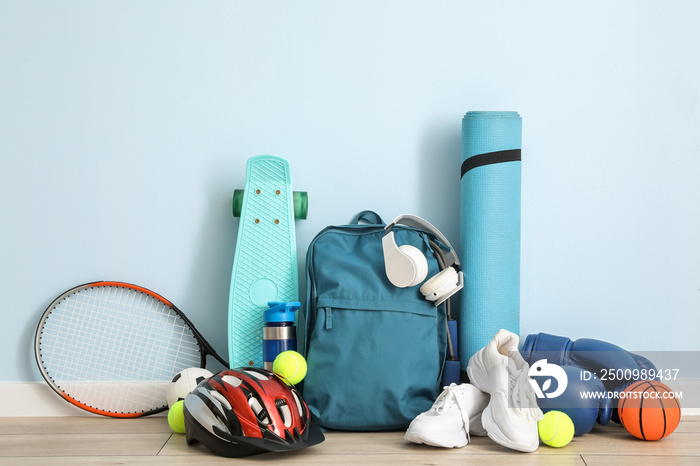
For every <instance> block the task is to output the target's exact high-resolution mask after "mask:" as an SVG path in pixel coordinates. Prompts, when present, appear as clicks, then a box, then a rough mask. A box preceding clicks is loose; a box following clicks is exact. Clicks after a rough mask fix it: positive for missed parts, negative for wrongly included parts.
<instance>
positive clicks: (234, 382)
mask: <svg viewBox="0 0 700 466" xmlns="http://www.w3.org/2000/svg"><path fill="white" fill-rule="evenodd" d="M221 380H223V382H224V383H226V384H228V385H231V386H232V387H238V386H239V385H240V384H242V383H243V381H242V380H241V379H239V378H238V377H234V376H233V375H224V376H223V377H221Z"/></svg>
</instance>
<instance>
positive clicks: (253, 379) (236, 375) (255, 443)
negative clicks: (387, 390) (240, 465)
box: [184, 368, 324, 458]
mask: <svg viewBox="0 0 700 466" xmlns="http://www.w3.org/2000/svg"><path fill="white" fill-rule="evenodd" d="M184 413H185V432H186V435H187V443H188V444H191V443H193V442H200V443H201V444H203V445H205V446H207V447H208V448H209V449H210V450H211V451H213V452H214V453H216V454H218V455H221V456H227V457H236V458H237V457H241V456H249V455H254V454H257V453H265V452H268V451H289V450H298V449H300V448H306V447H310V446H312V445H316V444H318V443H321V442H323V440H324V437H323V433H321V430H320V428H319V427H318V426H317V425H316V424H315V423H313V422H312V420H311V414H310V412H309V408H308V406H307V405H306V403H305V402H304V400H303V399H302V397H301V394H300V393H299V392H298V391H297V390H296V389H295V388H294V387H291V386H289V385H287V384H286V383H285V382H284V381H283V380H282V379H280V378H279V377H278V376H276V375H274V374H273V373H272V372H269V371H266V370H263V369H256V368H238V369H231V370H225V371H221V372H219V373H218V374H216V375H213V376H211V377H209V378H208V379H206V380H204V381H203V382H201V383H200V384H199V385H198V386H197V388H195V389H194V390H193V391H192V392H191V393H190V394H189V395H187V397H186V398H185V401H184Z"/></svg>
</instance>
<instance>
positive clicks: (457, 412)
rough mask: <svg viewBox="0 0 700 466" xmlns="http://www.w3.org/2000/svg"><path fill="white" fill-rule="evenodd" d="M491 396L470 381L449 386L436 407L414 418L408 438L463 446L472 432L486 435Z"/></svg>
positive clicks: (457, 446) (441, 445)
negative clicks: (486, 412)
mask: <svg viewBox="0 0 700 466" xmlns="http://www.w3.org/2000/svg"><path fill="white" fill-rule="evenodd" d="M488 402H489V396H488V395H487V394H486V393H484V392H482V391H481V390H479V389H477V388H476V387H475V386H474V385H470V384H467V383H464V384H461V385H457V384H454V383H453V384H451V385H450V386H449V387H445V388H444V390H443V392H442V393H441V394H440V396H438V398H437V400H435V403H433V406H432V408H430V409H429V410H428V411H426V412H424V413H421V414H419V415H418V416H416V418H415V419H414V420H413V421H411V425H409V426H408V430H407V431H406V435H404V438H405V439H406V440H408V441H409V442H414V443H424V444H426V445H430V446H432V447H444V448H462V447H463V446H465V445H466V444H467V443H469V432H470V431H471V433H473V434H474V435H486V430H484V428H483V427H482V426H481V413H482V411H483V410H484V408H485V407H486V405H487V404H488Z"/></svg>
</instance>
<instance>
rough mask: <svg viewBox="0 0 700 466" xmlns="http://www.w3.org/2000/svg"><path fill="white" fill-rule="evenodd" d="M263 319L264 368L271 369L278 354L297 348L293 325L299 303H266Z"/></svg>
mask: <svg viewBox="0 0 700 466" xmlns="http://www.w3.org/2000/svg"><path fill="white" fill-rule="evenodd" d="M267 305H268V306H270V307H269V308H268V309H266V310H265V312H264V316H263V319H264V321H265V326H264V327H263V362H264V364H265V369H267V370H269V371H271V370H272V363H273V362H274V361H275V358H276V357H277V355H278V354H280V353H282V352H284V351H296V350H297V334H296V329H295V327H294V312H295V311H296V310H297V309H299V308H300V307H301V303H298V302H291V303H276V302H270V303H267Z"/></svg>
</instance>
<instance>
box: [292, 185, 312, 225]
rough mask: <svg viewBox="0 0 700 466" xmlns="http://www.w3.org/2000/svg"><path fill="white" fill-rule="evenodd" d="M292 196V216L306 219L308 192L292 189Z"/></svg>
mask: <svg viewBox="0 0 700 466" xmlns="http://www.w3.org/2000/svg"><path fill="white" fill-rule="evenodd" d="M292 197H293V200H294V218H296V219H298V220H306V214H308V211H309V196H308V193H307V192H306V191H294V192H293V194H292Z"/></svg>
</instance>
